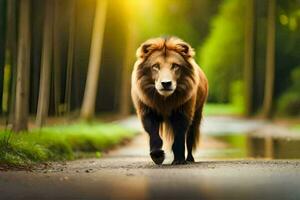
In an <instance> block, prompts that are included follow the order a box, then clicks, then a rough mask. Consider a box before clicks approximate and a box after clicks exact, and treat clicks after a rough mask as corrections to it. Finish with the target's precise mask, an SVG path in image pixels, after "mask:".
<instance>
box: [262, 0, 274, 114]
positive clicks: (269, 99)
mask: <svg viewBox="0 0 300 200" xmlns="http://www.w3.org/2000/svg"><path fill="white" fill-rule="evenodd" d="M275 19H276V0H269V2H268V18H267V50H266V73H265V96H264V102H263V115H264V116H265V117H267V118H270V117H271V114H272V106H273V96H274V76H275Z"/></svg>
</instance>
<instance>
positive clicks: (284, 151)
mask: <svg viewBox="0 0 300 200" xmlns="http://www.w3.org/2000/svg"><path fill="white" fill-rule="evenodd" d="M209 138H210V139H213V140H215V141H217V142H219V144H220V145H218V146H219V147H217V148H204V152H203V154H202V155H200V156H201V157H203V158H221V159H223V158H224V159H225V158H227V159H243V158H244V159H245V158H248V159H249V158H268V159H300V139H297V138H293V139H290V138H283V137H280V138H271V137H257V136H253V135H248V134H224V135H213V136H206V137H205V138H203V139H204V140H207V139H209Z"/></svg>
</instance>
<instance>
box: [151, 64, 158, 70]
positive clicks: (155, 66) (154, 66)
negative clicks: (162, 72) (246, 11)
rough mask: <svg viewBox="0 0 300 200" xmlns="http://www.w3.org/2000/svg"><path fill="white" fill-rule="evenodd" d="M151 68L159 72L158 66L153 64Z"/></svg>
mask: <svg viewBox="0 0 300 200" xmlns="http://www.w3.org/2000/svg"><path fill="white" fill-rule="evenodd" d="M151 68H152V69H153V70H155V71H159V64H154V65H152V67H151Z"/></svg>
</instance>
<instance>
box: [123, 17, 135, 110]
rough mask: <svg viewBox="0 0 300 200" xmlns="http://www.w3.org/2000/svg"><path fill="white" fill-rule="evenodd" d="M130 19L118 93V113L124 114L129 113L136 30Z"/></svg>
mask: <svg viewBox="0 0 300 200" xmlns="http://www.w3.org/2000/svg"><path fill="white" fill-rule="evenodd" d="M131 23H132V22H131V21H130V22H129V24H128V30H127V40H126V43H127V44H126V52H125V59H124V65H123V67H122V80H121V90H120V89H119V91H120V92H121V95H120V99H119V102H120V115H122V116H126V115H129V114H130V108H131V103H130V102H131V100H130V92H129V91H130V85H131V82H130V80H131V76H130V75H131V69H132V63H133V62H134V60H133V59H134V57H133V56H132V55H134V52H135V48H136V44H137V30H136V29H135V27H134V26H133V25H132V24H131Z"/></svg>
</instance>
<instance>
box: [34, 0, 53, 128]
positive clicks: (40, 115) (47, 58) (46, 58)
mask: <svg viewBox="0 0 300 200" xmlns="http://www.w3.org/2000/svg"><path fill="white" fill-rule="evenodd" d="M45 11H46V15H45V20H44V37H43V50H42V51H43V52H42V63H41V75H40V89H39V100H38V109H37V118H36V124H37V125H38V126H39V127H41V126H42V125H43V124H44V122H45V119H46V117H47V116H48V109H49V96H50V78H51V64H52V63H51V62H52V49H53V47H52V46H53V1H52V0H47V1H46V10H45Z"/></svg>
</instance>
